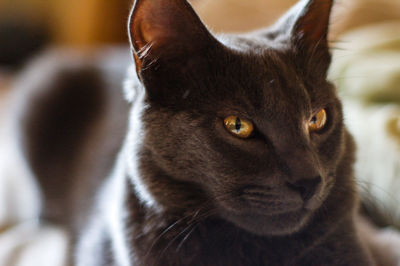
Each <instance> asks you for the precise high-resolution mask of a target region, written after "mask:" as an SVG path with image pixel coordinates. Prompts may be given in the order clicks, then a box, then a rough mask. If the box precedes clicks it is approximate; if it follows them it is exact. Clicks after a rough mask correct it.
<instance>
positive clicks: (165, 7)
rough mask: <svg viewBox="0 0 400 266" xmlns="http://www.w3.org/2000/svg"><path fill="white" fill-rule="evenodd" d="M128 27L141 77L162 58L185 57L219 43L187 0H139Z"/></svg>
mask: <svg viewBox="0 0 400 266" xmlns="http://www.w3.org/2000/svg"><path fill="white" fill-rule="evenodd" d="M128 26H129V37H130V42H131V48H132V53H133V56H134V59H135V61H136V69H137V73H138V75H139V78H141V72H142V70H143V69H145V68H147V67H148V66H149V65H150V64H153V63H154V62H157V61H159V60H160V59H163V61H166V60H170V59H174V58H175V59H176V58H180V59H181V60H182V58H185V57H191V56H192V55H193V54H194V53H196V52H197V51H200V50H204V49H206V48H207V46H209V45H210V44H211V43H215V42H216V40H215V39H214V37H213V36H212V35H211V33H210V32H209V31H208V30H207V28H206V26H205V25H204V24H203V23H202V22H201V20H200V18H199V17H198V16H197V15H196V13H195V12H194V10H193V8H192V7H191V5H190V4H189V3H188V2H187V1H186V0H136V1H135V3H134V6H133V8H132V11H131V15H130V19H129V25H128Z"/></svg>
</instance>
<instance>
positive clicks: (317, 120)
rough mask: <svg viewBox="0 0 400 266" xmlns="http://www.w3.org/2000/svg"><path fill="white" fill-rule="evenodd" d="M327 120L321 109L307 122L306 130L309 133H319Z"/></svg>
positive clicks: (324, 112)
mask: <svg viewBox="0 0 400 266" xmlns="http://www.w3.org/2000/svg"><path fill="white" fill-rule="evenodd" d="M327 120H328V117H327V114H326V110H325V109H321V110H319V112H318V113H316V114H315V115H314V116H313V117H312V118H311V120H310V121H309V122H308V130H309V131H310V132H318V131H321V130H322V129H323V128H324V127H325V125H326V122H327Z"/></svg>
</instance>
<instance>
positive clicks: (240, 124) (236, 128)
mask: <svg viewBox="0 0 400 266" xmlns="http://www.w3.org/2000/svg"><path fill="white" fill-rule="evenodd" d="M224 125H225V127H226V129H227V130H228V131H229V132H230V133H232V134H233V135H235V136H237V137H239V138H243V139H246V138H248V137H250V136H251V133H252V132H253V130H254V126H253V123H251V122H250V121H249V120H246V119H242V118H239V117H237V116H229V117H227V118H225V120H224Z"/></svg>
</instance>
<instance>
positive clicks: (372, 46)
mask: <svg viewBox="0 0 400 266" xmlns="http://www.w3.org/2000/svg"><path fill="white" fill-rule="evenodd" d="M190 2H191V3H192V5H193V6H194V8H195V9H196V11H197V12H198V14H199V16H200V17H201V18H202V19H203V21H204V22H205V23H206V24H207V25H208V26H209V28H210V29H211V30H212V31H213V32H216V33H218V32H244V31H248V30H253V29H257V28H260V27H264V26H267V25H270V24H271V23H272V22H274V21H275V20H276V19H277V18H278V17H279V16H280V15H281V14H282V13H283V12H284V11H285V10H287V9H288V8H289V7H290V6H292V5H293V4H294V3H296V1H295V0H251V1H249V0H192V1H190ZM131 5H132V0H109V1H106V0H51V1H48V0H0V125H1V123H2V120H6V119H7V118H8V116H9V114H8V116H7V115H6V113H7V112H6V111H7V109H8V106H9V99H10V95H12V94H13V91H14V90H17V89H16V88H15V86H14V84H15V82H16V80H18V77H19V75H20V73H21V72H24V71H25V70H24V69H25V68H26V66H27V65H29V64H30V63H29V62H30V60H31V59H32V58H35V57H39V55H40V54H41V53H45V51H46V50H47V49H50V48H51V49H52V50H53V51H54V50H56V51H60V52H61V51H63V50H65V49H68V50H76V51H79V52H81V53H93V52H95V51H98V50H99V49H103V47H114V46H115V47H122V48H121V49H126V50H127V49H128V46H127V45H128V40H127V34H126V31H127V30H126V21H127V17H128V13H129V9H130V7H131ZM330 40H331V43H332V48H333V55H334V60H333V64H332V67H331V71H330V79H331V80H332V81H333V82H334V83H335V84H336V85H337V87H338V90H339V93H340V95H341V97H342V99H343V101H344V103H345V112H346V122H347V124H348V126H349V127H350V130H351V131H352V133H353V135H354V136H355V138H356V142H357V144H358V160H357V164H356V174H357V178H358V182H359V185H360V189H361V190H362V192H363V197H364V198H365V199H368V198H369V199H373V201H374V202H378V203H379V206H380V208H381V209H383V210H385V215H386V218H385V219H384V220H380V221H377V222H378V223H381V225H382V226H387V225H390V226H394V227H398V228H400V207H399V206H400V193H399V191H400V1H399V0H338V1H336V5H335V8H334V13H333V16H332V20H331V33H330ZM121 82H122V81H121ZM3 129H4V127H3V128H2V126H0V139H1V138H4V135H5V134H6V133H5V131H4V130H3ZM4 139H6V138H4ZM1 143H3V144H4V143H5V142H4V141H3V142H1V140H0V266H2V265H7V266H11V265H32V264H29V263H28V264H23V262H24V259H22V258H16V259H15V260H14V262H15V264H2V263H4V261H6V259H5V258H8V257H7V256H9V254H10V251H12V250H16V249H17V250H19V251H18V252H20V253H21V247H22V246H25V247H27V246H29V245H27V243H26V241H25V242H23V241H22V242H21V241H20V240H16V239H21V237H16V236H18V235H19V236H21V235H22V236H25V238H27V239H29V241H30V242H29V243H30V246H31V247H32V246H34V245H36V246H37V245H39V244H42V245H44V244H45V243H46V241H44V240H43V239H45V240H48V243H50V244H49V245H50V246H51V245H53V246H54V245H55V244H54V243H55V242H57V243H59V245H60V249H62V247H63V245H65V243H64V242H63V241H62V239H63V234H62V232H60V231H57V230H55V231H54V230H53V231H52V229H51V230H50V231H46V230H47V229H46V230H45V231H35V230H36V229H35V230H33V231H32V230H31V229H30V228H26V227H24V228H22V229H21V228H18V230H14V231H13V229H12V228H13V226H15V225H16V224H18V223H19V222H21V221H24V219H28V218H29V214H26V213H29V211H28V212H25V210H26V209H29V206H27V205H26V202H29V200H25V201H24V203H23V204H22V205H18V204H16V203H15V202H16V200H17V199H16V198H15V197H12V199H9V194H10V193H9V191H10V190H12V189H14V191H15V193H14V194H16V195H21V194H24V195H28V194H29V193H30V192H29V191H27V190H26V189H25V188H24V184H27V182H28V181H27V179H22V178H21V177H20V175H19V174H15V173H14V174H10V171H8V172H4V171H3V172H2V171H1V164H2V161H1V160H3V164H6V163H5V158H7V159H8V157H10V156H8V154H7V153H6V152H5V149H4V145H3V146H1V145H2V144H1ZM2 154H3V157H2V156H1V155H2ZM4 154H6V155H4ZM7 165H8V169H10V168H12V167H10V165H12V164H9V163H7ZM14 168H19V167H18V165H15V167H14ZM11 172H12V171H11ZM18 180H19V181H18ZM28 183H29V182H28ZM4 191H8V193H5V192H4ZM10 206H12V207H10ZM19 209H21V210H20V211H19ZM10 210H12V211H10ZM10 213H12V214H11V215H10ZM31 213H34V211H33V210H31ZM27 217H28V218H27ZM10 228H11V231H10ZM41 230H42V229H41ZM1 233H2V234H1ZM22 238H24V237H22ZM10 243H11V244H10ZM60 243H61V244H60ZM63 243H64V244H63ZM30 251H31V252H32V250H30ZM28 253H29V252H28ZM21 254H22V253H21ZM53 255H54V256H53V257H55V259H54V261H51V260H49V258H47V259H46V260H45V261H46V263H47V264H38V265H53V266H54V265H61V264H59V263H58V262H59V261H60V260H59V258H60V256H62V252H61V253H54V254H53ZM25 259H26V258H25ZM25 263H26V261H25ZM43 263H45V262H43Z"/></svg>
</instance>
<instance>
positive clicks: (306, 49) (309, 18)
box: [275, 0, 333, 72]
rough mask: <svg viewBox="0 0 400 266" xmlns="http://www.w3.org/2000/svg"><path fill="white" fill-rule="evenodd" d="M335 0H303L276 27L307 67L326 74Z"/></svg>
mask: <svg viewBox="0 0 400 266" xmlns="http://www.w3.org/2000/svg"><path fill="white" fill-rule="evenodd" d="M332 5H333V0H301V1H299V2H298V4H297V5H295V6H294V7H293V8H292V9H291V10H289V12H288V13H286V14H285V15H284V16H283V17H282V18H281V19H280V20H279V21H278V23H277V24H276V25H275V27H276V28H277V29H278V30H280V31H284V32H285V35H286V37H288V39H289V40H290V44H291V46H292V47H293V48H294V49H296V52H297V54H298V55H299V56H300V57H302V58H303V59H304V61H307V66H312V67H318V68H320V70H321V71H325V72H326V71H327V69H328V67H329V64H330V60H331V57H330V52H329V45H328V30H329V23H330V16H331V11H332Z"/></svg>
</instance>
